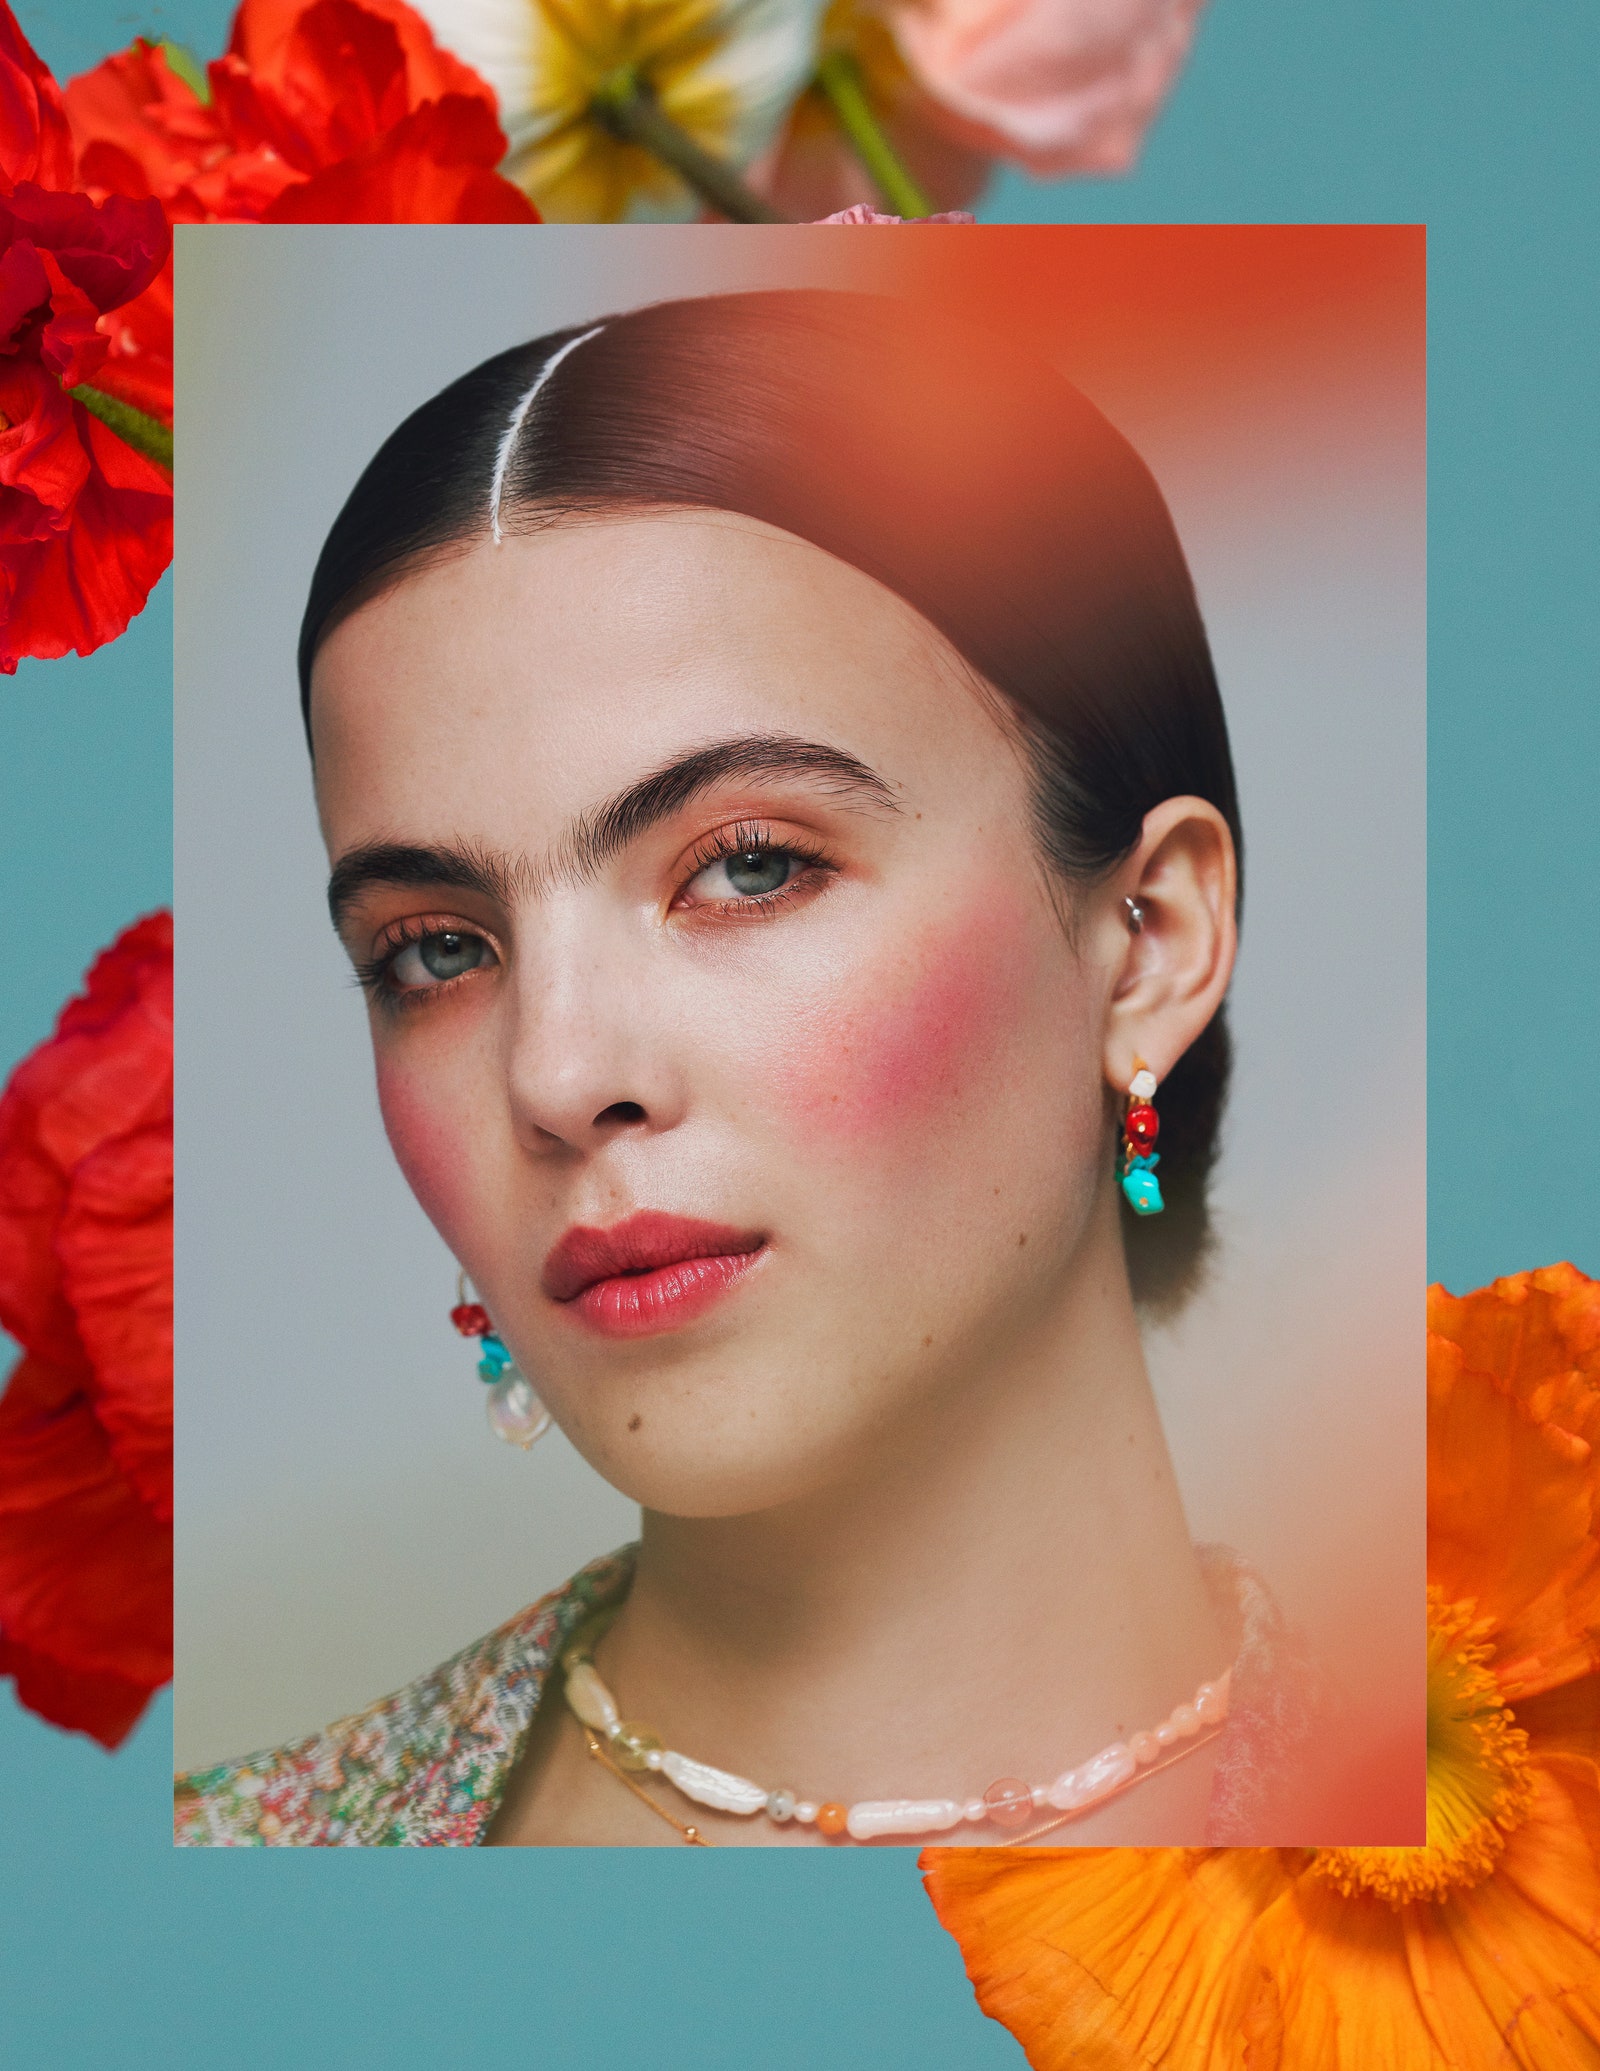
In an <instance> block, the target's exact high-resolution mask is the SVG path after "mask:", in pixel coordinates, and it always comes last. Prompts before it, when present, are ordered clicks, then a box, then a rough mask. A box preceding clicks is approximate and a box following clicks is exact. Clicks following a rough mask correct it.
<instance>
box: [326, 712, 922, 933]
mask: <svg viewBox="0 0 1600 2071" xmlns="http://www.w3.org/2000/svg"><path fill="white" fill-rule="evenodd" d="M729 777H800V778H804V779H806V780H807V781H809V782H811V783H813V784H815V785H817V786H818V787H819V788H820V789H822V790H824V791H826V792H828V793H829V794H830V795H831V796H833V797H836V798H842V799H846V800H849V801H853V802H856V803H859V804H861V805H863V806H866V807H869V808H876V809H878V810H881V811H887V812H898V811H899V810H900V808H899V805H898V803H897V802H896V800H895V796H894V792H893V790H892V788H891V787H890V785H889V784H888V783H887V782H885V780H884V779H883V778H882V777H880V776H879V775H878V773H877V771H876V770H874V769H869V768H868V766H867V765H866V763H864V762H860V761H858V760H857V759H856V757H855V756H854V755H849V754H846V753H845V751H844V750H843V749H842V748H834V747H830V746H829V745H828V744H827V742H825V741H803V740H800V739H798V738H796V737H795V736H793V735H790V734H741V735H738V736H736V737H735V738H733V739H731V740H726V741H713V742H712V743H710V745H709V746H707V747H704V748H694V749H691V750H690V752H689V753H688V754H686V755H680V756H677V757H676V758H675V759H674V760H673V761H671V762H669V763H667V764H665V765H664V766H663V767H662V768H661V769H658V770H652V771H651V772H650V774H649V775H648V776H643V777H640V778H639V779H638V780H637V781H636V782H635V783H632V784H630V785H629V786H628V787H627V789H626V790H624V791H619V792H618V793H617V794H616V796H615V797H613V798H609V799H606V800H605V801H604V802H603V803H602V804H600V805H597V806H592V807H591V808H590V809H589V810H588V811H587V812H586V813H584V814H582V815H581V816H580V818H578V819H577V820H575V821H574V822H573V824H572V825H571V826H570V827H569V828H568V829H567V830H566V831H565V833H564V834H563V835H562V836H561V838H560V839H559V841H558V842H557V843H556V845H555V848H554V850H553V851H552V855H551V858H550V861H549V862H548V863H547V864H546V865H545V866H544V867H543V868H540V869H534V868H533V867H531V866H530V865H529V864H528V862H527V860H526V859H521V860H518V859H514V858H512V857H510V856H508V855H505V854H503V853H500V852H497V851H494V850H490V849H486V848H483V847H482V846H480V845H478V844H475V843H456V842H449V843H444V844H442V845H437V846H436V845H434V844H431V843H426V844H419V843H414V842H387V841H381V842H371V843H368V844H367V845H366V846H364V847H362V848H356V849H351V850H350V851H349V852H348V853H347V854H346V855H343V856H341V857H340V858H339V860H338V862H337V863H336V864H335V865H334V867H333V874H332V875H331V876H330V878H329V879H328V911H329V913H330V915H331V916H332V919H333V924H334V927H335V928H339V927H342V926H343V924H344V921H345V919H346V918H347V916H348V915H349V912H350V909H351V907H352V906H354V905H355V903H356V901H357V900H358V899H359V898H360V896H361V894H362V893H363V892H364V891H366V890H368V889H369V888H370V887H372V886H374V885H383V886H396V885H413V886H417V887H422V886H426V885H439V886H443V887H447V888H449V889H451V890H454V891H470V892H478V893H480V894H481V895H482V896H484V897H485V898H488V899H491V900H493V901H495V902H496V903H497V904H499V905H502V906H505V905H509V904H510V903H511V900H512V897H513V895H514V894H516V893H517V892H525V891H527V890H529V889H533V888H537V886H539V885H541V884H545V883H550V882H553V881H556V880H558V879H565V880H567V881H573V882H582V881H583V880H584V879H586V878H590V877H593V876H594V875H595V873H596V872H597V871H598V870H599V869H600V868H601V866H602V865H603V864H605V863H607V862H608V861H609V860H610V859H611V858H612V857H613V856H616V855H618V854H620V852H621V851H622V850H623V849H625V848H626V847H627V846H628V845H629V843H630V842H634V841H637V840H638V838H639V836H640V835H641V834H644V833H647V832H648V831H649V829H650V828H652V827H655V826H659V825H660V823H661V822H662V821H663V820H669V819H671V817H672V816H673V814H674V813H678V812H681V811H682V810H683V808H684V807H685V806H686V805H688V804H690V803H691V802H692V801H693V800H694V799H696V798H698V797H699V796H700V794H701V793H702V792H704V791H709V790H710V789H711V788H712V786H713V785H715V784H718V783H721V782H723V781H725V780H726V779H727V778H729Z"/></svg>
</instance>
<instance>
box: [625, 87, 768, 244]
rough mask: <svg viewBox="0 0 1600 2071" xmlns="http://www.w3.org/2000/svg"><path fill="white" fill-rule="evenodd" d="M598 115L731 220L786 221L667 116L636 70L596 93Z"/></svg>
mask: <svg viewBox="0 0 1600 2071" xmlns="http://www.w3.org/2000/svg"><path fill="white" fill-rule="evenodd" d="M594 112H595V116H596V119H597V120H598V121H600V122H601V123H603V124H604V125H605V127H606V128H607V129H608V130H610V132H611V134H612V135H613V136H614V137H622V138H625V139H626V141H627V142H628V143H630V144H638V145H639V146H640V147H641V148H642V149H644V150H646V151H648V152H649V153H650V154H651V155H652V157H655V158H659V159H660V160H661V162H662V164H663V165H669V166H671V168H672V170H673V171H674V172H675V173H676V174H677V175H678V177H679V179H680V180H682V181H683V182H684V183H685V185H686V186H688V187H691V188H692V189H693V190H694V192H695V193H696V194H698V195H699V196H700V199H701V200H702V201H705V202H709V203H710V205H711V207H712V208H714V209H715V210H716V211H717V213H718V214H719V215H722V216H726V217H727V219H728V221H729V222H730V223H787V222H788V221H789V218H788V217H787V216H780V215H779V214H778V212H777V210H776V209H774V208H772V207H770V206H769V205H768V204H767V203H766V202H764V201H763V200H762V199H761V197H760V195H759V194H756V193H754V192H752V190H751V189H750V188H748V187H747V186H746V185H745V183H744V181H743V180H741V179H740V177H739V175H738V174H737V173H736V172H735V171H734V169H733V167H732V166H731V165H729V164H727V163H726V162H725V161H724V160H723V159H720V158H713V157H712V155H711V153H710V152H709V151H705V150H702V149H701V147H700V145H698V144H697V143H696V142H695V140H694V138H693V137H691V136H690V135H689V133H688V131H687V130H683V129H680V128H679V127H678V125H677V123H675V122H674V121H673V120H672V118H671V116H670V115H664V114H663V113H662V112H661V109H660V107H659V106H658V105H657V103H656V100H655V97H654V95H653V94H652V93H651V92H650V91H649V89H648V88H647V87H646V86H645V85H644V84H643V83H642V82H641V81H640V79H639V77H638V75H637V74H636V73H634V72H633V71H631V70H629V71H622V72H618V73H615V74H614V75H613V76H612V77H611V78H610V79H608V80H607V81H606V83H605V85H604V86H602V87H601V89H600V91H599V92H598V93H597V94H596V95H595V97H594Z"/></svg>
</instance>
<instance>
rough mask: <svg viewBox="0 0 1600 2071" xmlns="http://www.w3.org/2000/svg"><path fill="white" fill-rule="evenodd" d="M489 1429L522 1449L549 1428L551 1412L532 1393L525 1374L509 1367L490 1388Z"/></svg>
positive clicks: (509, 1443) (498, 1436)
mask: <svg viewBox="0 0 1600 2071" xmlns="http://www.w3.org/2000/svg"><path fill="white" fill-rule="evenodd" d="M488 1412H489V1429H490V1430H491V1431H492V1432H493V1433H494V1435H495V1436H496V1438H503V1439H504V1440H505V1442H506V1444H507V1445H520V1446H521V1447H522V1449H523V1451H524V1452H526V1451H527V1449H528V1447H529V1446H530V1445H532V1444H533V1442H534V1440H535V1439H536V1438H543V1436H544V1434H545V1433H546V1431H548V1430H549V1428H550V1412H549V1411H548V1410H547V1409H546V1408H545V1406H544V1404H543V1403H542V1402H541V1401H540V1400H539V1398H538V1396H537V1395H535V1394H534V1392H533V1389H532V1388H531V1387H530V1385H529V1383H528V1376H527V1375H526V1374H525V1373H522V1372H520V1371H519V1370H518V1369H517V1368H516V1367H514V1366H513V1367H511V1368H510V1369H509V1370H508V1371H507V1373H506V1374H505V1375H504V1377H503V1378H502V1379H500V1380H498V1381H496V1382H495V1384H494V1386H493V1387H492V1388H491V1389H490V1390H489V1402H488Z"/></svg>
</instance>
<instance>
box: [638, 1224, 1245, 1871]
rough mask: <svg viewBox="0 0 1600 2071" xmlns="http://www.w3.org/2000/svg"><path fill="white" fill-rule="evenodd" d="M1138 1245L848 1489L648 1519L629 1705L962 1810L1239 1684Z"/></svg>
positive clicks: (721, 1756) (765, 1759)
mask: <svg viewBox="0 0 1600 2071" xmlns="http://www.w3.org/2000/svg"><path fill="white" fill-rule="evenodd" d="M1120 1244H1121V1235H1120V1231H1119V1230H1118V1228H1117V1225H1116V1222H1115V1220H1114V1218H1113V1219H1108V1227H1107V1230H1106V1231H1105V1232H1102V1233H1100V1235H1099V1241H1098V1242H1093V1243H1091V1244H1090V1245H1088V1246H1086V1247H1085V1248H1084V1250H1083V1251H1082V1252H1081V1253H1080V1256H1079V1259H1078V1262H1077V1265H1076V1268H1075V1270H1074V1271H1073V1273H1072V1274H1071V1276H1070V1279H1069V1282H1068V1284H1067V1285H1066V1286H1065V1287H1064V1288H1063V1289H1062V1296H1061V1299H1060V1301H1059V1302H1058V1303H1056V1304H1055V1305H1054V1307H1053V1308H1052V1309H1051V1311H1050V1313H1049V1314H1048V1315H1046V1316H1044V1317H1042V1318H1041V1319H1039V1321H1038V1324H1037V1327H1029V1328H1028V1329H1027V1330H1025V1331H1024V1332H1022V1333H1021V1334H1020V1335H1019V1336H1018V1337H1017V1338H1016V1340H1015V1341H1014V1342H1012V1343H1010V1344H1008V1345H1007V1346H1006V1347H1005V1349H1004V1351H1003V1352H1002V1353H1001V1354H1000V1355H998V1356H997V1357H995V1358H994V1359H992V1360H991V1361H988V1362H986V1363H985V1366H984V1369H983V1370H982V1371H981V1372H980V1373H976V1374H974V1373H972V1372H970V1371H969V1372H967V1373H966V1374H964V1375H962V1376H960V1377H959V1379H958V1381H953V1382H952V1384H951V1385H950V1386H948V1387H947V1388H945V1389H944V1390H943V1391H942V1392H941V1393H938V1394H936V1395H935V1396H934V1397H933V1399H931V1400H930V1401H928V1402H926V1403H925V1405H924V1407H923V1413H922V1414H921V1415H920V1416H919V1418H918V1420H917V1422H916V1424H915V1426H914V1428H910V1429H903V1430H898V1431H896V1432H893V1433H891V1434H888V1435H886V1437H885V1438H884V1440H883V1441H882V1442H881V1443H880V1444H879V1445H878V1446H876V1447H875V1448H874V1449H873V1451H872V1452H871V1453H870V1455H867V1456H863V1457H862V1458H861V1459H859V1460H858V1461H857V1462H856V1463H855V1467H854V1471H853V1472H852V1473H851V1474H850V1475H849V1476H848V1477H847V1478H845V1479H842V1480H841V1481H839V1482H838V1483H837V1484H835V1485H834V1486H833V1487H831V1488H829V1489H827V1490H826V1491H824V1492H821V1493H819V1494H816V1495H814V1496H812V1497H810V1498H808V1499H807V1500H806V1501H805V1502H803V1503H800V1504H795V1505H791V1506H787V1507H785V1508H784V1509H782V1510H778V1511H771V1512H763V1513H760V1514H757V1515H753V1516H741V1517H719V1518H678V1517H663V1516H657V1515H647V1516H646V1519H645V1526H644V1533H643V1539H642V1544H641V1548H640V1554H639V1563H638V1569H637V1574H636V1578H635V1581H634V1585H633V1589H632V1591H631V1593H630V1596H629V1598H628V1601H627V1603H626V1605H625V1606H624V1608H623V1610H622V1612H621V1613H620V1615H619V1616H618V1618H617V1620H616V1623H615V1625H614V1626H613V1627H612V1629H611V1631H610V1632H609V1633H608V1634H607V1635H606V1637H605V1639H604V1641H603V1642H602V1643H601V1648H600V1653H599V1661H600V1664H601V1666H602V1668H603V1670H604V1673H605V1676H606V1679H607V1681H608V1682H609V1683H610V1684H611V1686H612V1688H613V1689H614V1691H615V1692H616V1695H617V1699H618V1701H619V1703H620V1704H621V1706H622V1709H623V1712H624V1714H625V1715H626V1716H628V1717H630V1718H633V1719H639V1720H644V1721H646V1722H648V1723H649V1724H650V1725H651V1726H652V1727H653V1728H654V1729H655V1730H656V1731H657V1732H658V1733H659V1734H661V1736H662V1737H663V1739H665V1740H666V1741H667V1742H668V1744H670V1745H672V1746H674V1747H677V1748H680V1749H681V1750H683V1751H684V1752H686V1753H689V1754H692V1755H694V1756H696V1757H697V1758H698V1759H701V1760H703V1761H709V1762H713V1763H716V1764H718V1765H719V1766H722V1767H726V1768H731V1769H734V1770H736V1771H738V1772H740V1773H742V1774H744V1775H748V1776H750V1777H752V1778H755V1779H757V1780H759V1781H762V1782H764V1783H766V1784H767V1785H768V1786H769V1787H776V1786H778V1785H786V1786H788V1787H790V1788H793V1789H795V1790H797V1791H798V1792H800V1793H801V1794H802V1795H804V1796H807V1797H812V1798H816V1797H819V1796H820V1797H832V1798H838V1799H841V1800H844V1801H846V1802H849V1801H852V1800H854V1799H859V1798H876V1797H898V1796H923V1795H928V1796H940V1797H943V1796H950V1795H971V1794H973V1793H975V1792H977V1793H981V1791H982V1790H983V1789H984V1787H985V1786H986V1785H987V1784H988V1783H989V1782H990V1781H992V1780H993V1779H994V1778H996V1777H999V1776H1003V1775H1008V1774H1009V1775H1013V1776H1020V1777H1021V1778H1022V1779H1023V1780H1025V1781H1027V1782H1029V1783H1038V1782H1043V1781H1048V1780H1049V1779H1050V1778H1052V1777H1053V1776H1055V1775H1056V1774H1058V1773H1059V1772H1060V1771H1061V1770H1062V1769H1064V1768H1067V1767H1070V1766H1072V1765H1074V1764H1075V1763H1077V1762H1080V1761H1082V1760H1084V1759H1085V1758H1086V1757H1087V1756H1089V1755H1091V1754H1093V1753H1095V1752H1097V1751H1098V1750H1099V1749H1100V1748H1101V1747H1102V1746H1104V1745H1105V1744H1106V1743H1107V1742H1109V1741H1111V1740H1114V1739H1117V1738H1119V1737H1122V1736H1123V1735H1125V1734H1127V1733H1130V1732H1134V1731H1137V1730H1138V1729H1140V1728H1141V1727H1152V1726H1154V1725H1155V1724H1156V1723H1157V1721H1158V1720H1160V1719H1162V1718H1164V1717H1165V1716H1166V1715H1167V1713H1169V1712H1170V1711H1171V1710H1172V1708H1173V1706H1174V1705H1175V1704H1177V1703H1179V1702H1181V1701H1183V1700H1185V1699H1188V1698H1191V1697H1192V1696H1193V1693H1194V1690H1195V1687H1196V1685H1197V1684H1198V1683H1200V1682H1201V1681H1202V1680H1205V1679H1207V1678H1211V1677H1215V1676H1217V1675H1218V1674H1220V1673H1221V1671H1222V1670H1223V1669H1224V1668H1225V1667H1226V1666H1227V1660H1226V1650H1225V1642H1224V1639H1223V1636H1222V1633H1221V1630H1220V1628H1219V1625H1218V1622H1217V1619H1216V1615H1215V1612H1214V1610H1213V1607H1212V1604H1211V1600H1210V1597H1209V1596H1208V1594H1207V1592H1206V1589H1205V1586H1204V1583H1203V1581H1202V1578H1201V1575H1200V1570H1199V1567H1198V1564H1197V1562H1196V1560H1195V1557H1194V1552H1193V1548H1192V1546H1191V1544H1190V1541H1189V1536H1188V1532H1187V1528H1186V1526H1185V1522H1184V1517H1183V1510H1182V1505H1181V1502H1180V1500H1179V1495H1178V1490H1177V1486H1176V1482H1175V1480H1174V1477H1173V1473H1172V1468H1171V1462H1170V1460H1169V1458H1168V1454H1167V1449H1166V1443H1165V1440H1164V1438H1163V1435H1162V1431H1161V1426H1160V1422H1159V1419H1158V1417H1157V1414H1156V1409H1155V1404H1154V1400H1153V1397H1152V1394H1151V1390H1150V1384H1149V1379H1148V1376H1147V1374H1146V1370H1145V1365H1144V1358H1143V1352H1142V1348H1141V1345H1140V1340H1139V1334H1138V1329H1137V1326H1136V1323H1135V1319H1134V1314H1133V1308H1132V1303H1131V1300H1130V1298H1129V1296H1128V1291H1127V1279H1126V1274H1125V1271H1124V1269H1123V1266H1122V1261H1121V1256H1120V1249H1117V1250H1115V1251H1112V1250H1111V1249H1110V1248H1109V1246H1111V1245H1114V1246H1116V1247H1120ZM1158 1788H1159V1786H1158V1785H1157V1784H1154V1783H1153V1784H1151V1785H1150V1786H1148V1787H1147V1795H1148V1793H1149V1792H1154V1791H1156V1790H1157V1789H1158ZM1139 1795H1140V1793H1138V1792H1135V1793H1133V1794H1130V1801H1129V1802H1131V1799H1134V1798H1138V1797H1139ZM1098 1817H1099V1818H1100V1819H1102V1820H1103V1819H1104V1817H1105V1815H1104V1814H1102V1815H1098ZM1157 1838H1162V1837H1157ZM1165 1838H1170V1839H1175V1840H1184V1839H1189V1838H1192V1836H1191V1835H1189V1834H1187V1833H1178V1834H1173V1835H1170V1836H1166V1837H1165Z"/></svg>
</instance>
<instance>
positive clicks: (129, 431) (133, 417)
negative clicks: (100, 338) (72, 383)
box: [67, 382, 172, 475]
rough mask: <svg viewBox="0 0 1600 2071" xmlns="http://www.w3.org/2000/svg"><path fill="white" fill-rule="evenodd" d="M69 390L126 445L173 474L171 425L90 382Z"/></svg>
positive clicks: (75, 398) (70, 393)
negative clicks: (108, 393)
mask: <svg viewBox="0 0 1600 2071" xmlns="http://www.w3.org/2000/svg"><path fill="white" fill-rule="evenodd" d="M67 393H68V394H69V395H70V396H71V397H72V398H73V400H74V401H75V402H79V403H82V405H83V407H84V408H85V409H86V410H87V411H88V412H89V413H90V415H91V416H93V417H98V418H99V420H100V422H101V423H102V424H104V425H106V426H108V427H109V429H110V430H112V431H114V432H115V433H116V435H117V437H118V438H119V439H121V441H122V443H123V444H124V445H125V446H131V447H132V448H133V450H134V452H135V453H142V454H143V455H144V457H145V459H146V460H153V461H154V462H155V464H156V466H157V467H164V468H165V469H166V471H167V473H168V474H169V475H170V474H171V472H172V432H171V430H170V429H169V427H168V426H166V425H164V424H162V423H160V422H159V421H158V420H157V419H156V418H154V417H147V416H146V415H145V413H144V411H143V410H136V409H135V408H134V407H133V405H132V403H124V402H122V401H120V400H119V399H118V398H117V397H116V396H108V395H107V394H106V393H105V391H104V390H103V389H99V388H91V387H90V386H89V384H88V383H87V382H80V383H79V385H78V386H77V387H76V388H71V389H68V391H67Z"/></svg>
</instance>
